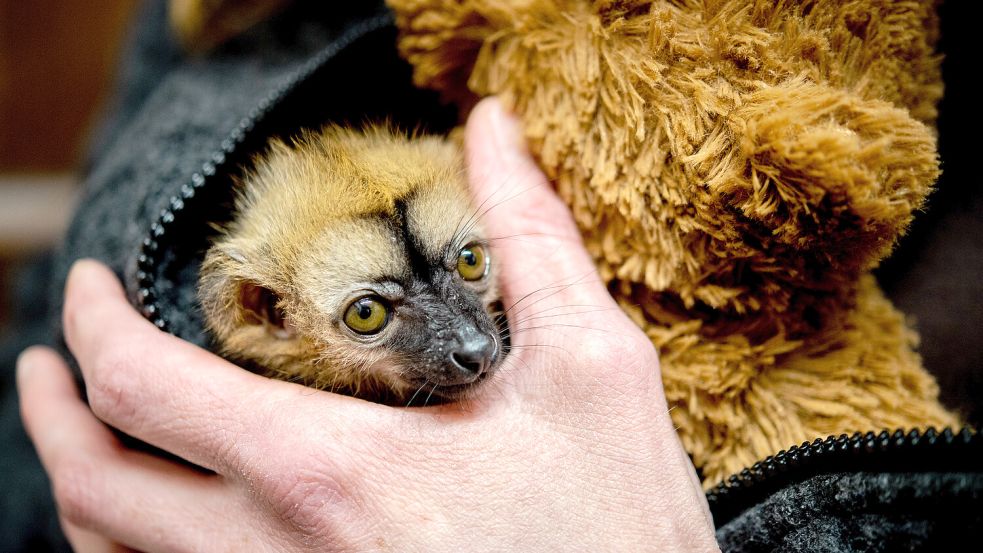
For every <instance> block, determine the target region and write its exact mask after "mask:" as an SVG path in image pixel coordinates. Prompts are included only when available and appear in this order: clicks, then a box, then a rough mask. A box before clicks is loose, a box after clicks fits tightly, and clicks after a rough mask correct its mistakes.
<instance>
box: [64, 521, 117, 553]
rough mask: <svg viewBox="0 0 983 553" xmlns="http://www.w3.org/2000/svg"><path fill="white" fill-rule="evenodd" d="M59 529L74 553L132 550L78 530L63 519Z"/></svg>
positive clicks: (106, 552)
mask: <svg viewBox="0 0 983 553" xmlns="http://www.w3.org/2000/svg"><path fill="white" fill-rule="evenodd" d="M60 522H61V529H62V531H63V532H64V533H65V537H66V538H67V539H68V543H70V544H71V546H72V550H73V551H75V552H76V553H131V552H133V551H134V550H133V549H130V548H129V547H126V546H125V545H121V544H118V543H114V542H113V541H112V540H110V539H109V538H107V537H105V536H102V535H99V534H97V533H95V532H90V531H88V530H84V529H82V528H79V527H78V526H76V525H74V524H72V523H71V522H68V521H67V520H65V519H64V518H62V519H61V520H60Z"/></svg>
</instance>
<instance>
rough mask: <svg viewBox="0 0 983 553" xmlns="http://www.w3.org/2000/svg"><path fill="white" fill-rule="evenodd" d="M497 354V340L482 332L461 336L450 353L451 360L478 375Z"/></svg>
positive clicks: (461, 367)
mask: <svg viewBox="0 0 983 553" xmlns="http://www.w3.org/2000/svg"><path fill="white" fill-rule="evenodd" d="M494 355H495V341H494V340H492V338H491V336H488V335H487V334H484V333H482V332H474V333H469V335H467V336H461V337H460V339H459V340H458V343H457V347H455V348H454V349H453V350H452V351H451V354H450V358H451V362H452V363H453V364H454V365H455V366H457V368H458V369H460V370H461V371H462V372H464V373H466V374H467V375H469V376H471V377H477V376H479V375H480V374H481V373H483V372H485V370H486V369H488V366H489V365H490V364H491V361H492V356H494Z"/></svg>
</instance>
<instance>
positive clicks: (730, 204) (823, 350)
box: [388, 0, 957, 485]
mask: <svg viewBox="0 0 983 553" xmlns="http://www.w3.org/2000/svg"><path fill="white" fill-rule="evenodd" d="M388 3H389V4H390V6H391V7H392V8H393V9H394V11H395V12H396V14H397V17H398V25H399V27H400V29H401V33H402V34H401V38H400V43H399V45H400V48H401V50H402V52H403V54H404V55H405V57H406V58H407V59H408V60H409V61H410V62H411V63H412V64H413V66H414V69H415V79H416V82H417V84H418V85H420V86H425V87H431V88H435V89H438V90H440V91H442V92H443V93H444V94H445V95H446V96H447V97H448V98H450V99H453V100H455V101H457V102H459V104H460V105H462V106H464V107H465V109H467V107H468V106H470V105H472V104H473V102H474V101H475V100H476V99H477V98H479V97H481V96H486V95H492V94H495V95H498V96H499V97H501V98H502V99H503V101H504V102H505V103H506V104H507V106H508V107H509V108H510V109H512V110H513V111H515V112H516V113H517V114H518V115H519V116H520V118H521V119H522V121H523V124H524V128H525V134H526V136H527V138H528V141H529V144H530V147H531V149H532V151H533V153H534V154H535V155H536V157H537V158H538V160H539V162H540V164H541V166H542V167H543V169H544V170H545V171H546V173H547V174H548V176H549V177H550V178H552V179H553V180H554V182H555V183H556V186H557V189H558V191H559V193H560V195H561V196H562V197H563V198H564V199H565V200H566V201H567V202H568V203H569V205H570V206H571V208H572V209H573V212H574V215H575V217H576V219H577V221H578V223H579V225H580V228H581V230H582V231H583V234H584V237H585V240H586V244H587V246H588V248H589V249H590V251H591V253H592V254H593V256H594V259H595V260H596V262H597V264H598V267H599V268H600V271H601V274H602V275H603V277H604V278H605V279H607V280H608V281H609V282H610V283H611V288H612V290H614V291H615V294H616V297H617V299H618V300H619V301H620V302H621V303H622V305H623V306H624V308H625V309H626V311H627V312H628V313H629V314H630V315H631V316H632V317H634V319H635V320H636V321H637V322H638V324H639V325H640V326H641V327H642V328H644V329H645V331H646V332H647V333H648V335H649V336H650V337H651V339H652V341H653V343H655V344H656V346H658V348H659V349H660V352H661V355H662V366H663V378H664V382H665V387H666V393H667V396H668V398H669V400H670V402H671V403H672V404H673V405H674V406H675V408H674V409H673V410H672V416H673V419H674V421H675V422H676V424H677V425H678V426H679V432H680V436H681V438H682V440H683V443H684V444H685V446H686V448H687V449H688V451H689V452H690V453H691V455H692V457H693V460H694V462H695V463H696V465H697V467H698V468H700V469H701V470H702V473H703V477H704V482H705V484H706V485H713V484H715V483H717V482H718V481H720V480H721V479H722V478H724V477H726V476H727V475H728V474H731V473H734V472H737V471H739V470H740V469H742V468H744V467H746V466H748V465H750V464H751V463H753V462H754V461H756V460H759V459H761V458H763V457H765V456H767V455H769V454H773V453H775V452H777V451H778V450H780V449H782V448H786V447H788V446H790V445H793V444H797V443H800V442H802V441H805V440H812V439H813V438H816V437H818V436H826V435H829V434H839V433H842V432H854V431H866V430H871V429H880V428H893V427H913V426H924V425H942V426H944V425H952V424H955V423H957V418H956V417H955V416H954V415H953V414H951V413H949V412H947V411H946V410H945V409H944V408H943V407H942V406H941V405H940V404H939V403H938V400H937V394H938V390H937V387H936V384H935V382H934V380H933V378H932V377H931V376H930V375H929V374H928V373H927V372H925V371H924V370H923V368H922V367H921V363H920V359H919V357H918V355H917V354H916V353H915V352H914V348H915V346H916V343H917V338H916V336H915V334H914V333H913V332H912V331H911V330H910V329H909V328H908V327H907V326H906V325H905V323H904V320H903V317H902V315H901V314H900V313H898V312H897V311H896V310H895V309H894V308H893V307H892V306H891V305H890V303H889V302H888V301H887V300H886V299H885V298H884V297H883V295H882V294H881V292H880V290H879V289H878V287H877V285H876V283H875V282H874V280H873V278H872V277H871V276H869V274H868V273H869V271H870V270H871V269H872V268H873V267H874V266H876V265H877V263H878V262H879V261H880V260H881V259H882V258H883V257H884V256H885V255H886V254H887V253H888V252H889V251H890V250H891V248H892V246H893V245H894V243H895V241H896V240H897V238H898V236H899V235H900V234H901V233H903V231H904V229H905V228H906V226H907V225H908V223H909V221H910V220H911V218H912V214H913V213H914V212H915V211H917V210H918V209H919V208H921V206H922V205H923V202H924V199H925V196H926V195H927V194H928V192H929V190H930V187H931V186H932V184H933V183H934V181H935V180H936V178H937V176H938V174H939V167H938V160H937V154H936V145H935V135H934V132H933V129H932V128H931V127H930V125H932V124H933V123H934V119H935V116H936V111H935V104H936V102H937V100H938V99H939V97H940V95H941V90H942V86H941V82H940V72H939V64H938V61H939V60H938V58H937V57H936V56H935V54H934V53H933V48H934V43H935V40H936V33H937V19H936V13H935V2H933V1H931V0H925V1H912V0H904V1H901V0H844V1H831V0H830V1H809V0H802V1H783V0H779V1H775V0H768V1H765V0H758V1H746V0H700V1H697V0H672V1H669V0H662V1H653V0H596V1H587V0H511V1H507V0H506V1H502V0H388Z"/></svg>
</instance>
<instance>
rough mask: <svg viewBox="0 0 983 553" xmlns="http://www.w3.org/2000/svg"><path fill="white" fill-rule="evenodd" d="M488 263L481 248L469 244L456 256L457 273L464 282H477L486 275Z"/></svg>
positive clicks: (486, 255) (483, 249)
mask: <svg viewBox="0 0 983 553" xmlns="http://www.w3.org/2000/svg"><path fill="white" fill-rule="evenodd" d="M489 261H490V260H489V259H488V254H486V253H485V248H484V247H483V246H480V245H478V244H469V245H467V246H464V248H463V249H462V250H461V252H460V253H459V254H457V272H458V273H460V274H461V278H463V279H464V280H479V279H481V278H483V277H484V276H485V275H486V274H488V263H489Z"/></svg>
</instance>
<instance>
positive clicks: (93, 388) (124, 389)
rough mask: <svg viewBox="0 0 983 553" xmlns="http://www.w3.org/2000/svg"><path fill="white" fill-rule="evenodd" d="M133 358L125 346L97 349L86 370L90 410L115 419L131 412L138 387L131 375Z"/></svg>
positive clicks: (129, 414)
mask: <svg viewBox="0 0 983 553" xmlns="http://www.w3.org/2000/svg"><path fill="white" fill-rule="evenodd" d="M135 363H136V360H135V359H134V357H133V356H132V355H130V354H129V352H128V351H127V350H126V349H125V348H120V347H118V346H117V347H111V348H106V349H105V350H104V351H102V352H100V353H99V354H98V355H97V356H96V358H95V360H94V362H93V363H92V365H91V367H90V368H89V370H88V371H87V372H86V375H85V376H86V379H85V385H86V391H87V393H88V397H89V406H90V407H91V409H92V412H93V413H95V414H96V416H97V417H99V418H100V419H102V420H104V421H106V422H111V423H118V422H120V421H123V420H126V419H127V418H129V417H131V416H132V415H133V413H134V408H133V407H134V405H135V403H136V401H137V400H136V399H135V398H134V396H135V395H136V390H137V387H136V386H135V385H134V382H133V377H132V376H131V371H132V367H133V366H134V364H135Z"/></svg>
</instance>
